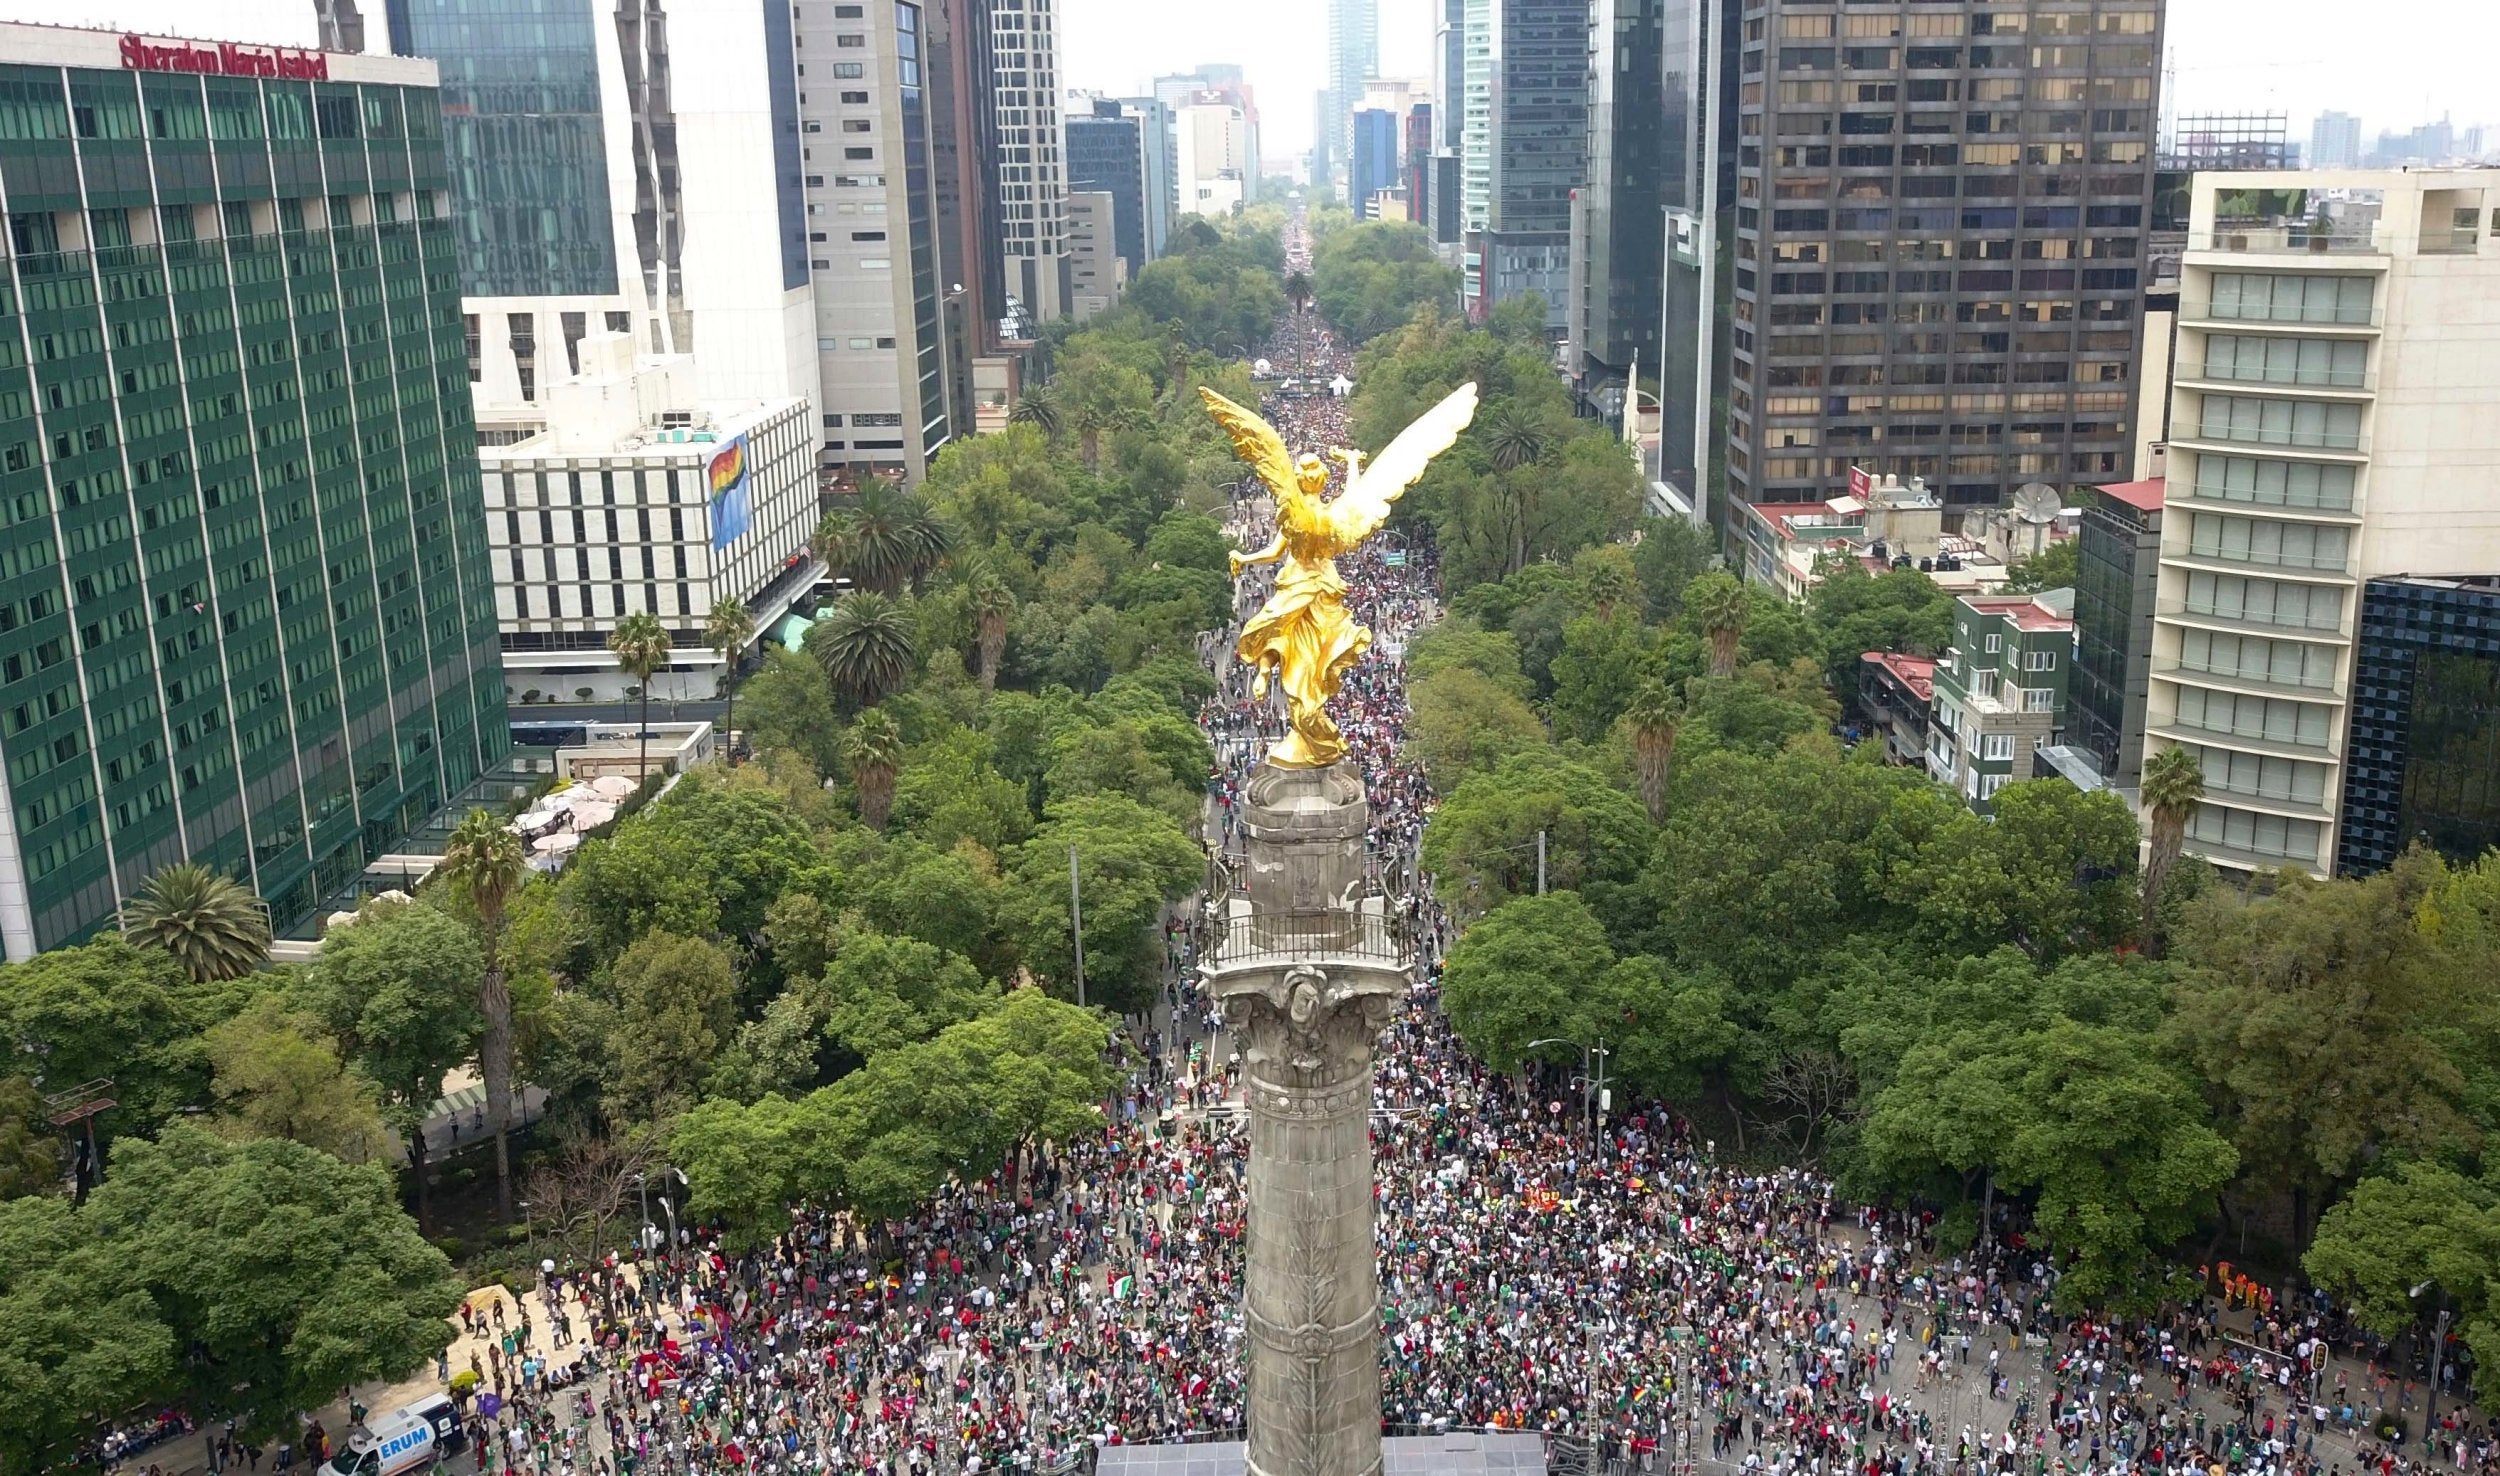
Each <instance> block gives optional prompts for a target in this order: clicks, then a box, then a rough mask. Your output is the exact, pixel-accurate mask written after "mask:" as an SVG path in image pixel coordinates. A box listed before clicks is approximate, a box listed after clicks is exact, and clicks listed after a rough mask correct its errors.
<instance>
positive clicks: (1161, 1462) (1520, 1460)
mask: <svg viewBox="0 0 2500 1476" xmlns="http://www.w3.org/2000/svg"><path fill="white" fill-rule="evenodd" d="M1380 1469H1381V1476H1545V1441H1544V1438H1543V1437H1542V1436H1538V1435H1527V1434H1515V1435H1514V1434H1500V1435H1494V1434H1482V1433H1453V1434H1449V1435H1390V1436H1385V1437H1383V1438H1382V1440H1381V1442H1380ZM1249 1470H1250V1447H1249V1446H1248V1445H1247V1444H1245V1443H1244V1442H1242V1441H1239V1440H1228V1441H1223V1442H1220V1443H1214V1442H1211V1443H1208V1444H1205V1445H1106V1446H1104V1447H1103V1448H1102V1452H1101V1456H1100V1458H1099V1459H1098V1460H1097V1461H1096V1462H1095V1463H1094V1476H1249Z"/></svg>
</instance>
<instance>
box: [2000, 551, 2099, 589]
mask: <svg viewBox="0 0 2500 1476" xmlns="http://www.w3.org/2000/svg"><path fill="white" fill-rule="evenodd" d="M2082 558H2083V540H2082V539H2080V538H2061V539H2059V540H2058V541H2057V542H2055V543H2052V544H2050V545H2049V546H2048V547H2046V548H2044V549H2042V550H2040V551H2039V552H2038V553H2036V554H2033V555H2032V556H2031V557H2030V558H2027V559H2016V560H2015V561H2014V563H2013V566H2012V567H2011V568H2009V569H2007V570H2006V571H2005V573H2006V580H2005V588H2006V591H2007V592H2008V593H2010V594H2037V593H2039V592H2040V591H2041V590H2044V589H2072V588H2073V587H2074V584H2075V575H2076V573H2077V571H2078V570H2079V569H2080V568H2081V567H2082Z"/></svg>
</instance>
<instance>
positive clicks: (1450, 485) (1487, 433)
mask: <svg viewBox="0 0 2500 1476" xmlns="http://www.w3.org/2000/svg"><path fill="white" fill-rule="evenodd" d="M1471 380H1472V381H1474V382H1475V384H1476V386H1477V389H1478V393H1479V395H1480V396H1481V399H1480V403H1479V408H1478V409H1477V411H1476V418H1475V421H1474V423H1473V424H1472V425H1471V426H1470V427H1469V429H1468V431H1467V432H1466V434H1464V435H1462V436H1461V437H1460V438H1459V442H1458V444H1457V445H1456V446H1454V447H1452V448H1451V449H1450V451H1449V452H1448V453H1446V454H1444V455H1443V456H1442V457H1441V458H1439V459H1438V460H1436V461H1435V462H1434V463H1433V466H1432V469H1431V470H1430V471H1428V472H1426V473H1425V474H1424V477H1423V480H1422V481H1421V482H1419V483H1417V484H1416V486H1415V488H1414V490H1413V491H1411V492H1409V493H1408V494H1407V495H1406V497H1405V499H1404V501H1403V502H1402V503H1401V508H1402V509H1403V511H1402V512H1401V514H1400V515H1401V516H1408V517H1420V518H1422V519H1424V520H1425V521H1427V522H1429V523H1431V524H1432V525H1433V527H1434V529H1435V531H1436V532H1437V533H1438V535H1439V541H1440V545H1441V555H1442V567H1443V577H1444V578H1445V579H1446V580H1448V581H1449V583H1450V586H1451V587H1452V588H1454V589H1456V588H1463V587H1464V586H1466V585H1469V584H1473V583H1476V582H1479V581H1481V580H1484V579H1488V578H1500V577H1501V576H1503V575H1505V574H1509V573H1513V572H1516V571H1517V570H1520V569H1522V568H1525V567H1527V566H1529V565H1530V564H1532V563H1534V562H1536V561H1538V560H1540V559H1544V558H1549V557H1550V558H1569V557H1570V556H1571V555H1572V554H1574V553H1577V552H1578V551H1579V550H1581V549H1583V548H1586V547H1588V546H1589V545H1591V544H1595V543H1601V542H1604V541H1605V540H1607V539H1609V538H1612V537H1615V536H1616V535H1618V534H1620V533H1623V532H1625V531H1628V530H1629V529H1630V527H1631V526H1632V523H1633V520H1634V518H1635V517H1636V515H1637V510H1638V508H1639V504H1640V493H1641V479H1640V470H1639V468H1638V467H1637V466H1636V465H1635V464H1634V463H1633V461H1632V458H1631V455H1630V453H1629V452H1628V451H1627V450H1626V449H1625V448H1624V447H1623V446H1622V445H1621V444H1620V443H1619V442H1618V441H1617V440H1616V439H1615V438H1614V436H1613V435H1611V434H1610V433H1608V432H1607V431H1606V429H1605V428H1604V427H1602V426H1599V425H1597V424H1596V423H1595V422H1592V421H1580V420H1575V419H1574V418H1573V417H1572V415H1571V409H1570V405H1569V402H1568V400H1567V397H1566V396H1565V393H1564V391H1563V387H1562V383H1561V381H1560V380H1558V379H1556V378H1555V377H1554V374H1553V371H1552V370H1551V368H1550V367H1548V365H1547V362H1546V355H1545V354H1544V353H1543V352H1542V351H1541V349H1540V347H1539V346H1537V345H1534V344H1527V343H1506V342H1504V341H1503V340H1502V339H1500V338H1498V337H1496V336H1495V335H1493V334H1491V333H1487V332H1483V331H1481V330H1476V329H1471V328H1469V327H1467V326H1466V325H1465V324H1463V323H1460V322H1457V321H1455V320H1452V319H1448V318H1445V317H1443V316H1441V315H1440V314H1439V313H1438V312H1435V311H1432V310H1430V309H1427V310H1424V311H1420V312H1418V313H1416V314H1415V317H1414V321H1413V322H1411V323H1409V324H1408V325H1407V326H1406V327H1404V328H1401V329H1399V330H1397V331H1395V332H1391V333H1384V334H1382V335H1381V336H1380V337H1378V338H1376V339H1374V340H1373V341H1372V342H1371V343H1370V344H1369V345H1367V346H1366V347H1365V348H1364V350H1363V352H1362V355H1361V357H1360V359H1359V360H1358V365H1357V369H1356V373H1355V382H1356V389H1355V392H1354V405H1353V416H1354V432H1355V439H1356V441H1357V442H1358V443H1360V444H1361V445H1362V447H1363V448H1364V449H1365V450H1368V451H1373V452H1377V451H1378V450H1379V449H1380V448H1381V447H1382V446H1384V445H1386V444H1387V443H1388V441H1389V440H1390V439H1391V438H1392V437H1393V436H1395V435H1396V434H1397V433H1398V432H1399V431H1401V430H1403V429H1405V428H1406V426H1407V425H1409V424H1411V423H1412V422H1413V421H1414V419H1415V417H1416V416H1418V415H1420V414H1422V413H1423V412H1424V411H1425V410H1427V409H1429V408H1431V407H1432V406H1433V405H1434V404H1436V403H1438V402H1439V401H1440V400H1441V399H1442V398H1443V397H1444V396H1446V395H1447V394H1449V392H1450V391H1451V390H1453V389H1455V388H1457V387H1458V386H1459V385H1460V384H1462V383H1465V382H1468V381H1471ZM1514 427H1532V428H1534V429H1535V430H1536V432H1537V434H1536V435H1535V436H1534V438H1533V439H1534V440H1535V441H1536V443H1537V444H1535V445H1534V446H1533V447H1531V446H1528V445H1526V444H1524V443H1523V442H1522V441H1521V440H1519V439H1518V438H1515V437H1512V436H1510V435H1508V434H1507V431H1506V428H1514ZM1497 451H1499V452H1500V456H1499V458H1498V460H1499V463H1506V465H1504V464H1497V456H1496V452H1497ZM1531 451H1533V453H1534V454H1533V455H1532V456H1531V455H1528V454H1526V453H1528V452H1531Z"/></svg>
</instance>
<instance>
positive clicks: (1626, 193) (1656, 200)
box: [1571, 0, 1684, 392]
mask: <svg viewBox="0 0 2500 1476" xmlns="http://www.w3.org/2000/svg"><path fill="white" fill-rule="evenodd" d="M1666 9H1667V5H1666V0H1596V17H1595V22H1594V28H1593V30H1592V35H1593V36H1594V37H1595V38H1596V44H1595V45H1594V46H1593V47H1592V48H1591V51H1592V60H1593V62H1594V67H1593V70H1592V73H1591V91H1590V96H1589V136H1588V179H1587V182H1586V184H1585V185H1584V186H1583V187H1582V188H1581V190H1580V191H1579V193H1578V194H1577V195H1576V196H1574V197H1573V202H1572V213H1571V340H1572V347H1573V349H1574V350H1575V351H1576V358H1575V360H1574V362H1573V364H1572V366H1571V367H1572V368H1573V369H1574V370H1575V371H1576V372H1578V374H1579V375H1580V377H1581V383H1582V386H1583V390H1584V392H1585V391H1586V390H1587V389H1590V388H1593V387H1595V386H1596V385H1597V384H1599V383H1600V382H1604V381H1608V380H1615V381H1620V380H1621V378H1622V377H1623V376H1624V375H1625V374H1626V373H1628V372H1630V370H1631V367H1632V363H1633V361H1634V360H1635V359H1638V360H1639V361H1640V362H1641V363H1642V364H1643V365H1645V366H1646V367H1647V369H1648V371H1649V372H1650V373H1652V374H1655V373H1656V372H1657V371H1658V334H1659V328H1660V325H1659V311H1658V294H1659V288H1660V284H1661V282H1662V280H1663V278H1664V275H1665V263H1664V261H1663V256H1664V253H1665V242H1666V208H1667V201H1668V199H1669V198H1670V197H1673V198H1675V199H1676V201H1677V203H1678V204H1682V203H1684V201H1683V198H1682V196H1683V190H1682V188H1681V186H1682V183H1683V182H1682V181H1681V180H1676V179H1669V178H1668V177H1667V174H1666V156H1665V148H1666V145H1667V141H1668V139H1669V137H1670V136H1671V134H1672V133H1673V131H1674V124H1675V122H1676V120H1673V119H1670V118H1669V117H1668V115H1667V109H1666V102H1665V98H1664V96H1663V91H1664V86H1665V82H1666V72H1667V65H1666V63H1667V35H1666ZM1682 39H1683V38H1682V37H1681V36H1679V37H1678V38H1677V40H1678V41H1681V40H1682Z"/></svg>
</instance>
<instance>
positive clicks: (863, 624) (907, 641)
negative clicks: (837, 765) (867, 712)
mask: <svg viewBox="0 0 2500 1476" xmlns="http://www.w3.org/2000/svg"><path fill="white" fill-rule="evenodd" d="M807 651H808V654H809V655H812V656H814V657H815V658H816V661H817V663H818V664H819V665H821V666H823V667H824V669H825V679H826V680H827V681H830V682H832V683H833V685H834V688H835V690H837V691H840V692H842V693H844V694H846V695H847V696H849V697H850V699H851V700H852V701H854V702H856V703H858V704H859V705H860V706H862V707H874V706H876V705H877V703H878V702H880V701H882V700H883V699H884V698H885V696H886V694H887V693H889V692H892V691H894V690H895V689H897V688H899V687H901V686H902V685H903V683H904V682H905V681H906V680H908V679H909V678H910V676H911V670H912V667H913V665H914V664H915V663H916V662H918V661H919V659H920V650H919V647H918V645H917V644H916V643H915V642H914V641H913V639H912V627H911V619H910V617H909V616H907V615H905V614H904V613H903V608H902V606H900V605H897V604H896V603H894V601H892V600H890V599H887V598H886V597H885V596H884V595H881V594H875V593H869V592H861V593H858V594H853V595H847V596H845V597H844V598H843V600H842V601H841V603H839V604H837V605H835V606H834V607H833V613H832V614H830V615H828V616H826V617H825V618H824V619H823V620H821V621H819V622H817V624H816V627H815V629H813V630H810V631H809V632H808V633H807Z"/></svg>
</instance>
